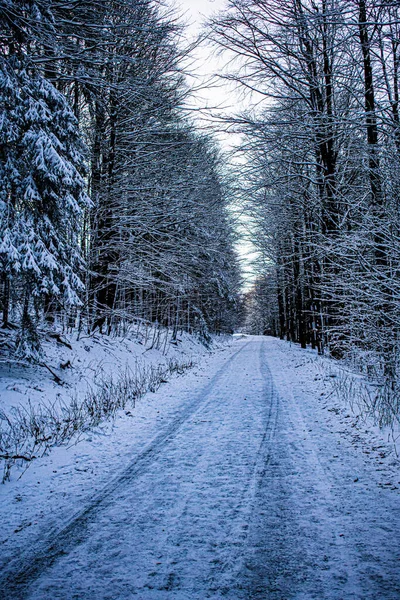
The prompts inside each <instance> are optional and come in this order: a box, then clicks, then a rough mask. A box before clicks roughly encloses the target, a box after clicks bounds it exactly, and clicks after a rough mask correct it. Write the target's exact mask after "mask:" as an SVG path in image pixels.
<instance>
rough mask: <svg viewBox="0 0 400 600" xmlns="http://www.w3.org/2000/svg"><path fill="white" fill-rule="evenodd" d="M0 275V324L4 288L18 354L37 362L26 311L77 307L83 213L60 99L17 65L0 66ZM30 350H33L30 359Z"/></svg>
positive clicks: (73, 147) (75, 152)
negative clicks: (14, 299)
mask: <svg viewBox="0 0 400 600" xmlns="http://www.w3.org/2000/svg"><path fill="white" fill-rule="evenodd" d="M0 103H2V105H3V106H4V107H5V110H4V113H3V118H2V127H1V131H0V181H1V190H0V257H1V262H0V269H1V275H2V278H3V281H6V282H7V285H4V290H5V291H4V295H3V323H4V325H7V322H8V318H9V302H10V299H9V297H8V295H9V294H8V290H9V285H8V283H9V282H10V280H12V281H13V289H14V290H15V289H16V287H17V284H18V286H19V290H20V292H21V293H20V297H22V305H23V306H22V319H21V324H22V328H21V333H20V335H19V337H18V347H19V350H20V353H21V354H23V355H30V356H31V357H34V356H37V354H38V348H39V346H38V343H37V341H34V337H35V336H34V335H33V334H32V332H33V331H34V325H33V321H32V316H31V308H32V303H33V304H34V305H35V306H39V305H40V304H41V303H43V301H44V300H45V299H46V298H47V299H49V298H57V300H58V301H59V302H60V303H61V304H62V305H64V306H76V305H79V304H80V299H79V292H80V291H82V289H83V284H82V282H81V279H80V277H79V271H80V269H81V267H82V259H81V256H80V251H79V231H80V222H81V219H82V214H83V211H84V209H85V208H86V207H87V206H88V205H89V199H88V197H87V195H86V193H85V181H84V178H83V174H84V147H83V144H82V142H81V140H80V137H79V131H78V126H77V121H76V119H75V117H74V115H73V112H72V110H71V109H70V107H69V106H68V103H67V101H66V99H65V97H64V96H63V95H62V94H61V93H60V92H58V91H57V90H56V88H55V87H54V86H53V85H52V84H51V83H50V82H49V81H47V80H46V79H45V78H44V77H43V76H42V75H41V74H40V73H38V72H37V70H35V69H34V68H33V67H32V66H30V65H28V64H27V61H24V60H23V59H22V58H20V57H18V56H16V55H14V56H13V55H11V56H10V57H8V58H7V59H6V58H4V57H2V58H1V62H0ZM29 347H31V349H32V353H31V354H30V351H29Z"/></svg>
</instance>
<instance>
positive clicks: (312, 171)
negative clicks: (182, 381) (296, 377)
mask: <svg viewBox="0 0 400 600" xmlns="http://www.w3.org/2000/svg"><path fill="white" fill-rule="evenodd" d="M399 11H400V7H399V6H398V2H396V1H394V0H393V1H387V2H373V1H370V0H351V1H350V2H349V1H343V0H318V1H317V0H289V1H287V0H230V1H229V4H228V10H227V11H225V12H223V13H221V14H219V15H218V14H217V15H216V16H215V17H214V18H212V19H210V20H209V22H208V24H207V28H206V31H205V35H206V36H207V37H208V39H209V43H210V44H213V45H214V48H215V49H216V51H217V52H219V53H220V54H221V56H223V57H224V60H225V62H226V68H225V69H224V70H223V73H222V75H220V76H221V78H222V79H223V80H227V81H228V82H229V83H231V84H234V85H235V86H237V88H238V89H241V90H242V91H243V93H244V94H247V104H246V108H244V109H243V110H241V111H237V113H236V114H233V113H232V114H230V115H229V116H226V114H225V115H223V116H222V117H221V116H220V122H222V126H223V128H225V129H226V130H227V131H228V130H229V131H233V132H234V133H235V134H240V136H241V138H240V139H241V142H240V144H239V145H238V146H237V147H236V149H235V150H234V154H236V160H233V161H232V160H230V159H229V158H227V157H226V155H224V153H221V150H220V149H219V146H218V143H217V142H216V141H215V136H213V135H211V134H210V133H209V131H208V130H207V132H206V130H205V128H203V127H202V125H201V123H200V122H199V121H197V120H196V118H195V117H194V115H193V114H191V111H190V109H189V108H188V99H189V98H190V97H191V95H192V94H194V93H195V91H194V90H191V88H190V85H189V84H188V78H187V72H188V69H190V67H188V61H187V59H188V57H190V52H191V48H190V47H189V46H188V44H187V43H186V44H185V43H184V37H183V30H184V26H183V25H182V21H181V19H180V18H179V17H178V16H177V13H176V11H175V10H173V9H172V8H171V7H168V6H167V5H165V4H163V3H162V2H158V1H156V0H116V1H115V2H110V1H109V0H99V1H96V2H93V1H92V0H72V1H71V2H65V1H64V0H54V1H52V2H50V0H30V1H28V0H14V1H11V0H2V1H1V14H2V16H1V32H0V35H1V54H0V62H1V68H0V73H1V75H0V98H1V100H0V102H1V106H2V116H1V128H0V180H1V189H0V311H1V313H2V328H3V331H7V330H8V331H12V332H13V338H14V350H13V352H14V354H15V357H16V358H20V359H23V360H30V361H35V360H36V361H37V360H38V359H39V357H40V353H41V335H42V333H43V331H47V330H49V328H50V329H51V328H52V327H60V326H61V327H62V328H63V329H64V330H68V329H69V330H72V329H74V330H77V331H78V334H79V332H81V331H85V332H93V331H99V332H100V333H108V334H110V333H113V334H119V333H121V332H124V331H125V330H126V328H127V327H128V326H129V324H131V323H133V322H138V321H140V322H146V323H151V324H156V325H157V326H158V325H159V326H166V327H168V328H172V329H173V331H174V335H175V337H176V335H177V332H178V330H179V329H181V330H185V331H189V332H195V333H196V334H197V335H199V336H200V337H201V338H202V339H204V340H205V341H207V339H209V336H210V334H212V333H224V332H227V333H231V332H233V331H235V330H237V329H238V328H239V327H240V326H242V327H244V330H245V331H247V332H251V333H261V334H271V335H274V336H278V337H280V338H282V339H286V340H289V341H291V342H295V343H299V344H300V345H301V346H302V347H303V348H306V347H307V346H308V345H310V346H311V347H312V348H313V349H316V350H318V352H319V353H320V354H324V353H325V354H327V355H329V356H331V357H334V358H337V359H345V360H347V361H349V362H350V363H351V365H352V366H353V367H355V368H356V369H357V370H359V371H360V372H361V373H363V374H365V375H366V376H367V377H370V378H372V379H374V380H375V381H378V382H379V393H378V395H377V400H376V402H377V407H378V412H379V414H381V416H382V419H383V420H385V419H386V420H388V421H390V420H391V419H393V418H394V417H395V415H397V414H398V410H399V401H398V397H399V393H398V392H399V386H400V378H399V373H400V360H399V323H400V300H399V297H400V285H399V281H400V280H399V265H400V230H399V208H400V207H399V198H400V170H399V155H400V106H399V77H400V72H399V69H400V18H399V17H400V13H399ZM214 116H215V115H214ZM217 121H218V119H217ZM237 156H239V157H240V159H239V160H237ZM232 202H233V203H235V205H236V206H239V205H240V209H241V211H242V213H243V214H244V219H245V222H246V226H247V227H248V229H249V231H250V234H249V235H250V237H251V240H252V243H253V245H254V246H255V247H256V250H257V259H256V264H255V265H254V266H253V269H254V270H255V273H256V276H255V282H254V285H253V286H252V288H251V289H250V291H248V290H247V291H246V292H245V293H244V294H243V288H242V279H243V276H242V272H241V267H240V261H239V260H238V257H237V252H236V246H235V244H237V243H238V237H239V233H238V231H237V229H236V228H235V219H234V216H233V215H234V211H232ZM244 305H245V306H246V310H244V308H243V307H244ZM244 313H246V314H244Z"/></svg>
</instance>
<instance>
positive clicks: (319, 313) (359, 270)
mask: <svg viewBox="0 0 400 600" xmlns="http://www.w3.org/2000/svg"><path fill="white" fill-rule="evenodd" d="M399 16H400V15H399V7H398V5H397V3H395V2H387V3H379V4H377V3H374V2H369V1H368V0H352V2H344V1H342V0H318V1H313V2H311V1H309V0H291V1H289V2H287V1H286V0H285V1H283V0H232V1H231V2H230V10H229V11H227V12H226V13H225V14H224V15H223V16H221V18H219V19H216V20H215V21H214V23H213V24H212V30H213V33H212V35H213V37H214V39H215V40H216V41H217V42H218V43H219V44H220V45H222V46H223V47H224V48H226V49H227V50H229V52H231V53H232V52H233V53H234V54H235V55H236V57H237V58H236V61H237V62H236V65H237V67H236V70H235V71H232V72H231V74H230V75H229V76H228V77H230V78H231V79H234V80H235V81H237V82H238V83H239V84H241V85H242V86H244V87H245V88H247V89H249V90H251V91H252V93H256V94H257V100H258V101H259V100H260V98H264V99H265V101H264V103H262V102H261V106H262V107H264V108H261V110H258V111H257V112H255V111H253V113H252V114H247V115H242V116H237V117H236V118H235V122H236V124H237V126H238V129H239V130H241V131H242V132H244V133H245V136H246V137H245V142H244V146H243V150H244V151H245V152H246V153H247V157H248V161H247V165H246V166H245V169H244V170H245V177H246V196H247V197H248V198H250V201H249V202H248V203H247V205H248V209H249V211H251V214H252V216H253V220H254V223H255V234H254V235H255V238H256V239H255V241H256V244H257V246H258V247H259V248H260V250H261V253H262V255H263V256H264V264H266V265H268V266H267V271H266V272H264V273H262V277H266V278H267V279H268V280H270V281H271V284H270V285H269V286H267V290H268V298H269V299H270V300H269V301H270V302H273V305H274V306H275V307H276V309H275V310H274V311H273V315H275V316H274V317H273V319H274V324H273V328H274V327H275V328H276V331H277V332H278V334H279V335H280V336H281V337H286V338H287V339H290V340H293V341H296V342H300V343H301V344H302V345H303V346H305V345H306V344H308V343H311V344H313V345H314V346H318V347H319V350H320V351H321V352H322V351H323V348H324V347H328V348H329V351H330V353H331V354H333V355H334V356H337V357H342V356H348V357H351V358H352V359H353V360H354V361H355V362H356V363H357V364H358V365H359V366H361V367H362V368H365V370H366V371H368V372H374V373H375V374H378V375H380V376H382V378H383V379H382V381H383V382H384V389H385V390H387V391H388V394H389V395H390V394H392V398H393V397H394V395H395V394H397V391H396V390H397V386H398V381H399V377H398V373H399V359H398V354H399V340H398V337H399V336H398V327H399V318H400V313H399V309H400V303H399V301H398V297H399V296H398V287H399V264H400V263H399V260H400V255H399V245H398V241H399V214H398V210H399V191H400V190H399V163H398V158H399V149H400V145H399V118H398V115H399V112H398V111H399V58H400V56H399V47H400V46H399ZM271 269H273V271H271ZM257 285H258V287H259V284H257ZM272 289H274V290H275V291H274V293H273V295H272V297H271V290H272ZM257 293H258V292H257ZM385 393H386V392H385ZM383 401H384V400H383Z"/></svg>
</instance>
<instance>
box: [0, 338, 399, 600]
mask: <svg viewBox="0 0 400 600" xmlns="http://www.w3.org/2000/svg"><path fill="white" fill-rule="evenodd" d="M280 359H281V355H279V353H277V346H276V344H275V341H274V340H272V339H271V338H264V337H256V336H254V337H247V338H244V339H242V340H239V341H237V342H236V343H235V344H233V345H232V346H231V347H230V348H229V350H228V351H227V352H226V353H225V357H224V360H219V361H218V360H216V361H215V362H214V363H212V365H214V366H213V367H212V369H211V372H209V373H208V375H207V381H206V382H204V380H202V381H199V382H198V383H197V387H193V388H192V389H191V392H190V393H189V394H187V393H186V394H182V398H181V401H180V402H181V404H180V409H179V411H176V413H175V414H174V416H173V417H171V418H170V419H169V420H168V422H167V423H162V424H160V426H159V429H158V432H157V433H156V434H155V435H154V436H153V438H152V440H151V441H150V442H149V443H148V444H147V445H146V446H144V447H142V449H136V450H135V453H134V455H133V456H131V459H130V462H129V463H128V464H127V466H126V467H125V468H124V470H122V471H121V472H120V473H118V470H117V469H116V471H115V472H114V474H113V477H111V476H110V480H109V483H108V484H107V485H106V486H105V487H104V488H103V489H101V490H99V491H98V492H97V493H96V494H95V495H94V496H92V497H91V498H90V499H88V498H87V499H86V500H85V501H84V502H83V503H82V507H83V508H82V509H81V511H80V512H79V511H78V512H76V513H75V514H74V515H72V516H69V517H68V519H67V520H66V521H64V523H62V524H61V525H60V526H59V527H58V530H57V531H55V530H53V532H52V533H50V534H49V536H48V538H47V540H44V541H43V540H42V541H41V542H40V543H37V544H33V545H32V547H31V548H28V549H27V551H26V552H25V553H22V554H21V556H19V557H16V558H14V559H13V560H11V561H10V562H9V564H8V566H7V567H6V568H5V569H4V571H3V577H2V579H1V580H0V590H1V592H2V593H3V595H2V596H1V597H4V598H9V599H12V598H30V599H32V600H33V599H35V600H50V599H51V600H57V599H63V600H72V599H79V600H84V599H87V600H89V599H90V600H105V599H110V600H111V599H113V600H116V599H118V600H125V599H128V598H129V599H131V598H139V599H142V600H153V599H154V600H156V599H157V600H158V599H160V600H161V599H164V598H165V599H167V598H168V599H176V600H205V599H206V598H213V599H222V598H227V599H231V600H241V599H259V600H261V599H262V600H266V599H268V600H290V599H292V598H294V599H299V600H300V599H302V600H306V599H307V600H308V599H318V600H322V599H335V600H350V599H353V598H354V599H359V600H361V599H362V600H377V599H379V600H395V599H398V598H399V597H400V569H399V547H400V542H399V537H398V532H399V530H400V510H398V508H399V493H398V490H396V489H393V490H389V489H384V488H382V487H381V486H380V485H379V484H378V479H379V473H377V471H376V468H375V464H373V463H372V462H371V461H368V460H365V456H362V455H361V454H360V453H359V452H357V450H356V449H354V448H353V447H352V446H350V445H346V444H343V443H341V441H340V435H339V434H340V432H334V431H332V430H331V429H330V428H329V427H328V426H327V424H326V422H324V420H323V419H322V417H321V414H322V413H321V410H320V407H318V406H317V399H315V398H314V399H313V398H310V397H309V396H307V395H303V396H301V395H300V396H299V395H297V394H296V393H291V392H293V386H295V385H296V383H295V382H293V381H292V380H290V381H286V383H287V384H288V388H287V389H288V390H289V391H288V393H287V394H285V395H284V396H283V395H282V393H278V390H277V386H276V385H275V383H274V379H275V377H276V376H277V375H279V378H280V380H281V381H282V380H284V379H285V365H284V364H281V365H280V366H279V360H280ZM277 364H278V369H279V373H277ZM278 387H279V386H278ZM279 389H281V388H279ZM282 389H283V388H282ZM299 398H301V402H300V401H299ZM393 487H395V486H393ZM4 594H5V595H4ZM0 595H1V594H0Z"/></svg>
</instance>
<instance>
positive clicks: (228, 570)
mask: <svg viewBox="0 0 400 600" xmlns="http://www.w3.org/2000/svg"><path fill="white" fill-rule="evenodd" d="M259 361H260V373H261V377H262V378H263V380H264V384H263V392H262V396H263V398H264V400H265V407H266V416H265V422H264V433H263V437H262V439H261V442H260V446H259V449H258V452H257V456H256V460H255V462H254V466H253V472H252V475H251V478H250V481H249V485H248V487H247V488H246V489H245V490H244V493H243V498H242V504H243V505H244V508H243V509H242V514H241V519H238V520H237V521H235V522H234V523H233V525H232V528H231V530H230V534H229V535H230V537H231V539H235V540H241V543H240V546H239V547H238V548H237V551H236V553H235V555H234V556H230V557H229V556H228V557H226V558H225V560H224V561H223V563H222V565H221V566H220V567H219V568H218V571H217V570H216V569H215V570H214V573H213V575H212V580H213V582H214V584H213V586H211V590H214V591H215V592H219V593H223V594H224V595H227V596H229V593H230V592H231V591H232V590H235V592H234V593H235V594H236V596H235V598H236V599H237V600H239V598H241V597H244V598H249V597H250V598H253V595H252V594H251V595H250V596H248V591H245V586H244V585H243V581H242V579H243V577H242V572H243V569H244V560H245V558H244V557H245V555H246V546H247V543H248V531H249V526H250V524H251V522H252V521H253V520H254V508H255V502H256V497H257V494H258V493H259V489H260V487H261V485H262V481H263V480H264V478H265V476H266V473H267V470H268V468H269V461H270V457H271V443H272V442H273V440H274V438H275V435H276V428H277V421H278V414H279V396H278V394H277V391H276V388H275V386H274V383H273V380H272V374H271V371H270V369H269V366H268V362H267V356H266V349H265V343H263V342H261V344H260V352H259ZM243 522H244V523H245V527H243ZM264 534H267V532H264ZM243 593H244V594H245V595H244V596H242V594H243Z"/></svg>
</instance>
